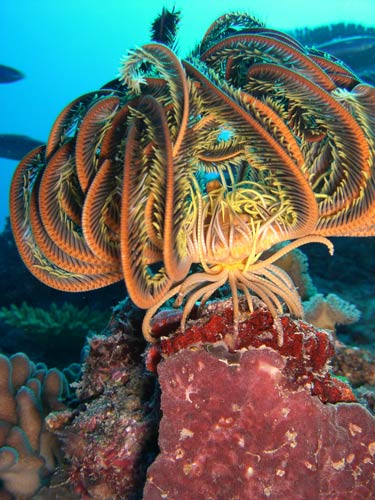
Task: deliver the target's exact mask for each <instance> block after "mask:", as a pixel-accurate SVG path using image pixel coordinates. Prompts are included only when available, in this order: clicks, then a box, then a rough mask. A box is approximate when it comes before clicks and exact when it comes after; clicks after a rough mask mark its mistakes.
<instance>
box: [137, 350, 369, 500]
mask: <svg viewBox="0 0 375 500" xmlns="http://www.w3.org/2000/svg"><path fill="white" fill-rule="evenodd" d="M158 374H159V380H160V385H161V390H162V411H163V418H162V420H161V424H160V433H159V445H160V449H161V452H160V454H159V456H158V457H157V458H156V460H155V462H154V463H153V464H152V465H151V466H150V468H149V470H148V474H147V483H146V486H145V489H144V500H159V499H163V500H172V499H173V500H175V499H179V500H191V499H193V498H206V499H212V500H213V499H215V500H228V499H229V498H230V499H232V500H249V499H257V500H261V499H267V500H268V499H275V500H280V499H284V498H288V499H290V500H297V499H298V500H304V499H306V500H308V499H312V498H314V499H319V500H323V499H324V500H333V499H335V500H347V499H349V498H350V499H351V500H354V499H356V500H365V499H372V498H374V491H375V420H374V419H373V417H372V416H371V415H370V414H369V413H368V412H367V410H365V409H364V408H363V407H361V405H359V404H357V403H337V404H330V403H327V404H324V403H322V401H321V400H320V399H319V398H317V397H316V396H312V395H311V391H310V390H309V389H308V387H307V386H306V385H305V386H303V385H296V384H295V383H293V382H292V381H291V379H290V374H289V373H288V368H287V358H286V357H285V356H282V355H281V354H280V353H278V352H275V351H274V350H273V349H270V348H268V347H264V346H263V347H260V348H254V347H249V348H247V349H241V350H240V351H238V352H234V353H230V352H228V350H227V349H226V348H225V347H224V346H223V343H220V344H216V345H215V344H213V345H211V346H210V348H209V352H208V350H207V346H206V348H203V347H202V346H201V347H200V348H198V350H188V349H183V350H181V351H180V352H177V353H175V354H172V355H171V356H170V357H168V358H167V359H166V360H164V361H162V362H161V363H160V364H159V366H158Z"/></svg>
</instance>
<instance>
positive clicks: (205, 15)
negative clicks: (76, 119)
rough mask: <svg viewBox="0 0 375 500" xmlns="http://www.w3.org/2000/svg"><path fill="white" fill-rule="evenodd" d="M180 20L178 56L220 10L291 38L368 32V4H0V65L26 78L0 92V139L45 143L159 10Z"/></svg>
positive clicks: (6, 176) (142, 38)
mask: <svg viewBox="0 0 375 500" xmlns="http://www.w3.org/2000/svg"><path fill="white" fill-rule="evenodd" d="M174 5H175V6H176V8H177V9H178V10H181V12H182V23H181V30H180V43H179V47H180V54H181V55H184V54H186V53H187V52H188V51H189V50H190V49H191V48H193V47H194V45H195V44H196V43H197V42H198V41H199V40H200V39H201V37H202V35H203V34H204V32H205V30H206V29H207V28H208V26H209V24H210V23H211V22H212V21H213V20H214V19H215V18H216V17H218V16H219V15H221V14H223V13H224V12H227V11H228V10H232V11H233V10H242V11H248V12H250V13H251V14H253V15H255V16H256V17H258V18H259V19H261V20H262V21H264V22H265V23H266V24H267V26H268V27H272V28H277V29H281V30H291V29H295V28H298V27H303V26H310V27H312V26H318V25H322V24H330V23H336V22H341V21H344V22H354V23H362V24H363V25H365V26H371V25H374V24H375V1H374V0H356V1H351V0H348V1H336V0H334V1H332V0H330V1H327V0H314V1H311V0H309V1H307V0H303V1H301V0H299V1H296V0H292V1H282V0H262V1H261V2H255V1H251V0H247V1H242V0H241V1H240V0H237V1H228V0H189V1H188V0H185V1H180V2H174V1H159V0H158V1H152V0H137V1H134V2H130V1H125V0H106V1H105V2H103V1H95V0H65V1H64V2H51V1H50V0H33V1H30V0H16V1H14V2H10V1H9V0H8V1H3V2H0V40H1V52H0V64H5V65H8V66H12V67H15V68H17V69H19V70H21V71H22V72H24V73H25V74H26V78H25V79H24V80H20V81H18V82H16V83H13V84H7V85H0V109H1V113H0V134H1V133H13V134H22V135H29V136H31V137H33V138H36V139H39V140H42V141H45V140H46V139H47V137H48V132H49V129H50V127H51V125H52V123H53V121H54V119H55V118H56V117H57V115H58V113H59V112H60V111H61V110H62V109H63V107H64V106H66V105H67V104H68V103H69V102H70V101H71V100H72V99H74V98H75V97H78V96H79V95H81V94H83V93H85V92H88V91H90V90H93V89H96V88H99V87H100V86H101V85H102V84H104V83H105V82H107V81H109V80H111V79H112V78H114V77H115V76H116V75H117V72H118V67H119V60H120V58H121V56H122V55H123V54H125V53H126V52H127V50H128V49H130V48H132V47H135V46H139V45H142V44H144V43H147V42H148V41H149V28H150V25H151V22H152V21H153V19H154V18H155V17H156V16H157V14H159V13H160V12H161V9H162V7H163V6H166V7H167V8H170V9H171V8H172V7H173V6H174ZM16 165H17V161H13V160H5V159H3V158H0V172H1V177H0V179H1V182H0V192H1V196H0V230H1V229H2V227H3V223H4V218H5V217H6V215H7V214H8V190H9V184H10V180H11V177H12V174H13V171H14V169H15V168H16Z"/></svg>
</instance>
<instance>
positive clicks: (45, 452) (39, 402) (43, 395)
mask: <svg viewBox="0 0 375 500" xmlns="http://www.w3.org/2000/svg"><path fill="white" fill-rule="evenodd" d="M67 391H68V387H67V384H66V381H65V379H64V376H63V374H62V373H61V372H60V371H58V370H56V369H50V370H47V368H46V367H45V366H43V365H42V364H38V365H35V364H34V363H32V362H31V361H30V360H29V358H28V357H27V356H26V355H25V354H23V353H17V354H15V355H13V356H11V357H10V358H7V357H6V356H4V355H0V480H1V485H0V498H1V499H2V500H3V499H8V498H9V499H11V498H14V497H16V498H22V499H26V498H31V496H32V495H33V494H34V493H35V492H36V491H37V490H38V489H39V488H40V487H41V486H42V485H43V484H44V483H45V482H46V481H47V480H48V477H49V476H50V475H51V474H52V472H53V471H54V469H55V467H56V465H57V464H58V463H59V461H60V459H61V451H60V446H59V443H58V441H57V439H56V437H55V436H54V435H53V434H52V433H50V432H49V431H48V430H47V429H46V428H45V423H44V417H45V415H46V414H48V413H49V412H51V411H57V410H62V409H65V408H66V406H65V405H64V403H63V402H62V398H63V397H64V396H66V395H67Z"/></svg>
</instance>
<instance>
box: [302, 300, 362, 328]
mask: <svg viewBox="0 0 375 500" xmlns="http://www.w3.org/2000/svg"><path fill="white" fill-rule="evenodd" d="M303 308H304V312H305V319H306V321H308V322H309V323H312V324H313V325H314V326H316V327H317V328H324V329H325V330H329V331H330V332H335V329H336V325H350V324H351V323H355V322H356V321H358V320H359V318H360V317H361V312H360V311H359V310H358V309H357V307H356V306H355V305H354V304H351V303H349V302H348V301H346V300H344V299H342V298H340V297H339V296H338V295H336V294H335V293H329V294H328V295H327V296H326V297H324V295H323V294H322V293H317V294H315V295H314V296H313V297H311V298H310V299H309V300H308V301H306V302H304V304H303Z"/></svg>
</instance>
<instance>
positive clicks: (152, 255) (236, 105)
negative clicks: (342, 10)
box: [11, 14, 375, 341]
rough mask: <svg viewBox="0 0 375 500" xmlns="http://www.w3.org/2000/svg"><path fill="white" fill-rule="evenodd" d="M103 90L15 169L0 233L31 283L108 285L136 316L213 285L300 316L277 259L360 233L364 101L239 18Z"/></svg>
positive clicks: (340, 75) (372, 180) (374, 105)
mask: <svg viewBox="0 0 375 500" xmlns="http://www.w3.org/2000/svg"><path fill="white" fill-rule="evenodd" d="M120 72H121V76H120V78H119V79H116V80H113V81H111V82H109V83H108V84H107V85H105V86H103V87H102V88H101V89H99V90H97V91H95V92H90V93H88V94H85V95H84V96H81V97H79V98H78V99H76V100H75V101H73V102H72V103H71V104H70V105H68V106H67V107H66V108H65V109H64V110H63V112H62V113H61V114H60V116H59V117H58V118H57V120H56V122H55V124H54V126H53V127H52V130H51V133H50V136H49V139H48V143H47V145H46V147H39V148H37V149H35V150H33V151H32V152H31V153H30V154H28V155H27V156H26V157H25V158H24V159H23V160H22V162H21V163H20V165H19V166H18V168H17V171H16V173H15V175H14V179H13V182H12V187H11V222H12V226H13V231H14V235H15V239H16V242H17V245H18V248H19V251H20V254H21V255H22V257H23V260H24V261H25V263H26V265H27V266H28V268H29V269H30V271H31V272H32V273H33V274H34V275H35V276H37V277H38V278H39V279H40V280H42V281H43V282H44V283H46V284H48V285H50V286H52V287H55V288H58V289H60V290H68V291H84V290H90V289H94V288H98V287H101V286H105V285H108V284H110V283H113V282H115V281H118V280H121V279H124V280H125V284H126V287H127V290H128V293H129V295H130V297H131V299H132V300H133V302H134V303H135V304H136V305H138V306H139V307H141V308H144V309H147V310H148V311H147V313H146V316H145V320H144V324H143V333H144V336H145V337H146V339H147V340H149V341H155V339H154V338H153V336H152V334H151V333H150V321H151V319H152V316H153V315H154V314H155V312H156V311H157V309H158V308H160V307H161V306H162V305H163V304H165V302H166V301H167V300H169V299H171V298H172V297H175V305H176V306H182V307H183V313H182V329H183V328H184V325H185V323H186V320H187V317H188V316H189V314H190V312H191V310H192V308H193V306H194V305H195V304H196V303H197V302H199V301H200V304H201V305H202V304H204V303H205V302H206V301H207V300H208V299H209V298H210V297H212V295H213V293H214V292H215V291H216V290H217V289H218V288H219V287H221V286H222V285H224V284H226V283H228V284H229V288H230V291H231V294H232V296H233V311H234V318H233V321H234V326H235V329H234V330H236V326H237V325H238V322H239V321H240V320H241V314H240V311H239V306H238V304H239V295H241V296H244V298H245V299H246V303H247V304H248V307H249V309H250V310H251V309H252V307H253V297H254V296H257V297H259V298H260V299H261V300H262V301H263V303H264V304H265V306H267V307H268V308H269V309H270V311H271V312H272V313H273V315H274V316H275V317H276V316H277V315H278V314H280V313H282V312H283V311H289V312H290V313H291V314H293V315H295V316H301V315H302V313H303V311H302V307H301V301H300V297H299V295H298V290H296V288H295V286H294V284H293V282H292V280H291V279H290V278H289V276H288V275H287V274H286V273H285V272H284V271H283V270H282V269H281V268H280V267H278V266H277V263H276V261H277V259H278V258H280V257H281V256H283V255H284V254H286V253H287V252H289V251H291V250H292V249H294V248H297V247H299V246H301V245H304V244H306V243H311V242H318V243H323V244H325V245H327V247H328V249H329V251H330V253H332V251H333V247H332V244H331V243H330V242H329V240H327V237H330V236H373V235H374V234H375V174H374V153H375V132H374V129H375V89H374V88H373V87H372V86H370V85H367V84H365V83H363V82H361V80H360V79H359V78H358V77H357V76H356V75H355V74H354V73H353V72H351V71H350V70H349V69H348V68H347V67H346V66H344V65H342V64H341V63H340V62H339V61H337V60H333V59H332V58H331V57H329V56H328V55H325V54H323V53H317V52H316V51H315V50H314V49H311V50H310V49H309V48H307V47H303V46H301V45H300V44H299V43H298V42H297V41H296V40H294V39H293V38H291V37H290V36H289V35H286V34H284V33H281V32H278V31H275V30H272V29H268V28H266V27H265V26H263V24H262V23H260V22H259V21H257V20H255V19H253V18H252V17H250V16H248V15H246V14H229V15H224V16H222V17H220V18H219V19H218V20H216V21H215V22H214V23H213V24H212V26H211V27H210V28H209V29H208V31H207V33H206V35H205V36H204V38H203V40H202V42H201V43H200V44H199V46H198V47H197V48H196V49H195V50H194V51H193V52H192V54H190V55H189V56H188V57H187V59H186V60H181V59H179V58H178V57H177V55H176V53H175V52H174V51H173V50H172V49H171V48H169V47H168V46H167V45H165V44H162V43H156V42H152V43H149V44H146V45H144V46H143V47H140V48H138V49H136V50H133V51H131V52H129V54H128V55H127V56H126V57H125V58H124V60H123V62H122V65H121V70H120Z"/></svg>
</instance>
